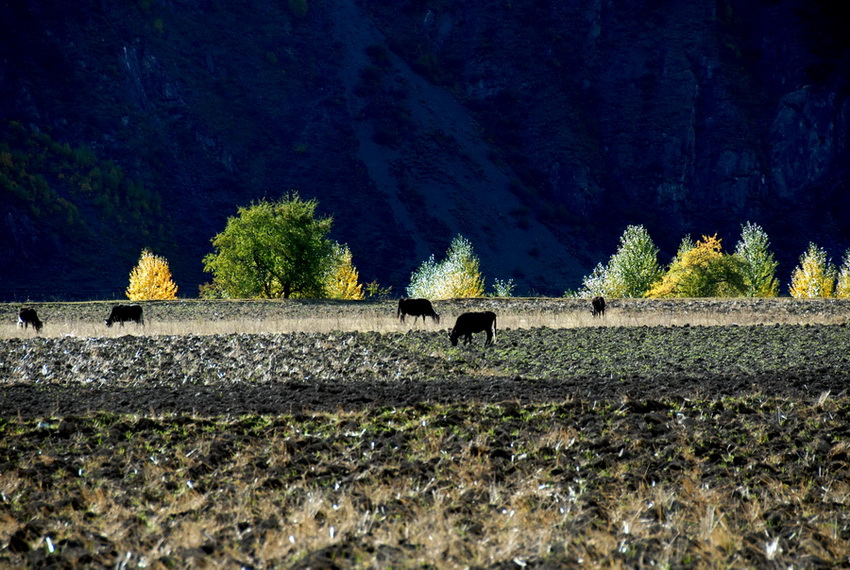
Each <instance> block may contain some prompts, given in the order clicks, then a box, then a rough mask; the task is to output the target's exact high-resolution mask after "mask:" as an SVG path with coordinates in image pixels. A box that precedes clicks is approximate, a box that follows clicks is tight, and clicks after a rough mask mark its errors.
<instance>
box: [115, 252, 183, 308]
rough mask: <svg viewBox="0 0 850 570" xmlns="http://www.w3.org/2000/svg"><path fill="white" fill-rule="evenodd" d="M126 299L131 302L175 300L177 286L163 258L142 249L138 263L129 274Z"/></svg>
mask: <svg viewBox="0 0 850 570" xmlns="http://www.w3.org/2000/svg"><path fill="white" fill-rule="evenodd" d="M127 297H128V298H129V299H130V300H131V301H154V300H164V299H176V298H177V285H176V284H175V283H174V281H173V280H172V279H171V270H170V269H169V268H168V261H166V259H165V258H164V257H160V256H158V255H154V254H153V253H152V252H151V251H150V250H149V249H143V250H142V255H141V257H139V263H138V264H137V265H136V267H134V268H133V271H131V272H130V286H129V287H127Z"/></svg>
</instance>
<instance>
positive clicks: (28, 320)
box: [18, 307, 43, 332]
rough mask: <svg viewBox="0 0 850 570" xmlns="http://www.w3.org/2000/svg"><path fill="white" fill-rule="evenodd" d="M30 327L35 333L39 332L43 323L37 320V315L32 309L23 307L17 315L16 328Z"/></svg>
mask: <svg viewBox="0 0 850 570" xmlns="http://www.w3.org/2000/svg"><path fill="white" fill-rule="evenodd" d="M30 325H32V328H34V329H35V332H39V331H40V330H41V327H42V326H43V323H42V322H41V321H40V320H38V314H37V313H36V312H35V309H33V308H32V307H23V308H22V309H21V310H20V312H19V313H18V326H19V327H24V328H27V327H29V326H30Z"/></svg>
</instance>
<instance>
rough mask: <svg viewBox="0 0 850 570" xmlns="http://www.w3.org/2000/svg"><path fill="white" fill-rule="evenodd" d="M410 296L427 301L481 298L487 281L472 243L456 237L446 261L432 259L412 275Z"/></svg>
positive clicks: (408, 292)
mask: <svg viewBox="0 0 850 570" xmlns="http://www.w3.org/2000/svg"><path fill="white" fill-rule="evenodd" d="M407 294H408V296H410V297H424V298H426V299H453V298H460V297H482V296H483V295H484V277H483V276H482V275H481V269H480V264H479V260H478V256H477V255H475V251H474V250H473V248H472V243H470V241H469V240H468V239H466V238H464V237H463V236H461V235H457V236H455V238H454V239H453V240H452V243H451V245H449V249H448V251H446V258H445V259H443V260H442V261H437V260H436V259H435V258H434V256H433V255H432V256H431V257H430V258H428V260H427V261H425V262H424V263H422V265H420V266H419V268H418V269H416V271H414V272H413V274H412V275H411V276H410V285H408V287H407Z"/></svg>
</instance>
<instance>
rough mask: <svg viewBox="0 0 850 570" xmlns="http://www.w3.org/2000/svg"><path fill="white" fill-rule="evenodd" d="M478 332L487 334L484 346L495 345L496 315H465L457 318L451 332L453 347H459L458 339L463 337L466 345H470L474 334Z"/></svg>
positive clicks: (491, 312)
mask: <svg viewBox="0 0 850 570" xmlns="http://www.w3.org/2000/svg"><path fill="white" fill-rule="evenodd" d="M478 332H486V333H487V340H486V341H484V346H487V345H488V344H493V337H494V336H495V335H496V313H494V312H493V311H484V312H483V313H463V314H462V315H460V316H459V317H458V318H457V320H456V321H455V326H454V327H452V329H451V330H450V331H449V340H451V341H452V346H457V341H458V339H459V338H460V337H463V338H464V343H465V344H469V343H470V342H472V333H478Z"/></svg>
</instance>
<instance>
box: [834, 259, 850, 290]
mask: <svg viewBox="0 0 850 570" xmlns="http://www.w3.org/2000/svg"><path fill="white" fill-rule="evenodd" d="M835 296H836V297H842V298H846V297H850V249H848V250H847V251H846V252H844V259H842V260H841V267H840V268H839V269H838V284H837V285H836V286H835Z"/></svg>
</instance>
